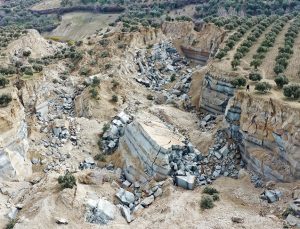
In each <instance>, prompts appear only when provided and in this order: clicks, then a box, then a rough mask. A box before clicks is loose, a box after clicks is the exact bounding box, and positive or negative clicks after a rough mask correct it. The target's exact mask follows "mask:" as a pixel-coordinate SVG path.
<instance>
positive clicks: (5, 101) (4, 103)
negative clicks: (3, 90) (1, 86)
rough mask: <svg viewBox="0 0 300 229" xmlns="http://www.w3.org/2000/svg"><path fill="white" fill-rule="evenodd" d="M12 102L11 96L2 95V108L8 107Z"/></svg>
mask: <svg viewBox="0 0 300 229" xmlns="http://www.w3.org/2000/svg"><path fill="white" fill-rule="evenodd" d="M11 101H12V97H11V95H8V94H3V95H0V107H6V106H7V105H8V104H9V103H10V102H11Z"/></svg>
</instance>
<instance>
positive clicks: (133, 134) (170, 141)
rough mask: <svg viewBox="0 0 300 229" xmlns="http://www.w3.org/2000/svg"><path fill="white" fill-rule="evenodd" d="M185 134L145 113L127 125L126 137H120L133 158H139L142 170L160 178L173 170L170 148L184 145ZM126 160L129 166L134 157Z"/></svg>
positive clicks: (122, 147)
mask: <svg viewBox="0 0 300 229" xmlns="http://www.w3.org/2000/svg"><path fill="white" fill-rule="evenodd" d="M183 140H184V138H183V136H181V135H180V134H177V133H173V131H172V130H171V129H170V128H168V127H167V126H166V125H165V124H164V123H162V122H161V121H160V120H159V119H158V118H157V117H155V116H152V115H150V114H147V113H144V114H139V115H138V116H137V118H136V119H135V120H134V121H133V122H132V123H130V124H129V125H127V126H126V128H125V133H124V137H122V138H121V139H120V146H121V149H122V150H125V151H128V152H127V154H128V155H131V156H132V158H137V159H138V160H139V161H140V162H141V164H142V168H140V170H141V171H143V170H146V171H147V174H148V175H150V176H153V177H156V178H158V179H161V178H166V177H167V176H168V175H169V172H170V171H171V168H170V165H169V153H170V151H168V149H169V148H171V146H172V145H183V143H182V141H183ZM129 158H130V157H128V158H127V159H126V160H127V161H126V165H127V167H129V166H130V165H131V164H132V165H134V167H135V168H136V165H135V164H133V163H132V162H133V161H134V159H131V160H130V159H129Z"/></svg>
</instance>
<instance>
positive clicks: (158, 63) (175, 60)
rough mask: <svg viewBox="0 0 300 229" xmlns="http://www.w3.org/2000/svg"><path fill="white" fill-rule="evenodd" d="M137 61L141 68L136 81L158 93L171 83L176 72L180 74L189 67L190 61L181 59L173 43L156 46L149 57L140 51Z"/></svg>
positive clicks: (137, 54)
mask: <svg viewBox="0 0 300 229" xmlns="http://www.w3.org/2000/svg"><path fill="white" fill-rule="evenodd" d="M135 59H136V60H135V62H136V63H137V65H138V68H139V73H138V77H137V78H136V81H137V82H138V83H140V84H143V85H144V86H146V87H149V88H151V89H153V90H157V91H160V90H162V86H163V85H164V84H166V83H167V82H171V80H172V79H171V78H172V74H174V72H175V73H178V72H179V71H180V70H181V69H183V68H184V67H185V66H187V65H188V61H187V60H186V59H184V58H181V57H180V55H179V54H178V52H177V50H176V48H175V47H174V46H173V45H172V43H171V42H163V43H159V44H155V45H154V46H153V47H152V51H151V53H148V55H146V54H145V53H144V52H142V51H139V52H137V53H136V57H135ZM175 77H176V75H175Z"/></svg>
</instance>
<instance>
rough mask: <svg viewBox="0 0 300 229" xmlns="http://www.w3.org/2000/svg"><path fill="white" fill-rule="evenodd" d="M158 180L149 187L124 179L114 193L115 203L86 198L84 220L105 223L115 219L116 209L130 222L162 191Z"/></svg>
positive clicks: (161, 183)
mask: <svg viewBox="0 0 300 229" xmlns="http://www.w3.org/2000/svg"><path fill="white" fill-rule="evenodd" d="M163 184H164V182H158V183H156V184H154V185H153V186H152V187H151V188H149V189H145V187H146V186H149V185H148V184H141V183H140V182H134V183H130V182H129V181H127V180H125V181H124V182H123V184H122V187H120V188H119V190H118V192H117V193H116V195H115V197H116V205H114V204H112V203H110V202H109V201H107V200H104V199H97V200H91V199H90V200H88V202H87V213H86V221H88V222H90V223H95V224H107V223H108V222H109V221H110V220H114V219H115V215H116V212H117V209H119V211H120V213H121V214H122V216H123V217H124V218H125V219H126V221H127V222H128V223H130V222H132V221H133V220H134V219H135V218H136V216H135V215H137V214H138V213H140V212H141V211H142V210H143V209H144V208H147V207H148V206H149V205H151V204H152V203H153V202H154V200H155V199H156V198H157V197H159V196H161V195H162V193H163V189H162V185H163Z"/></svg>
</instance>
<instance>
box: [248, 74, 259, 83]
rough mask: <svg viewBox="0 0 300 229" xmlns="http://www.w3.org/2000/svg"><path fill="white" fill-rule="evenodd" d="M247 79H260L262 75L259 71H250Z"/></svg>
mask: <svg viewBox="0 0 300 229" xmlns="http://www.w3.org/2000/svg"><path fill="white" fill-rule="evenodd" d="M249 79H250V80H252V81H260V80H261V79H262V77H261V75H260V74H259V73H250V75H249Z"/></svg>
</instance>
